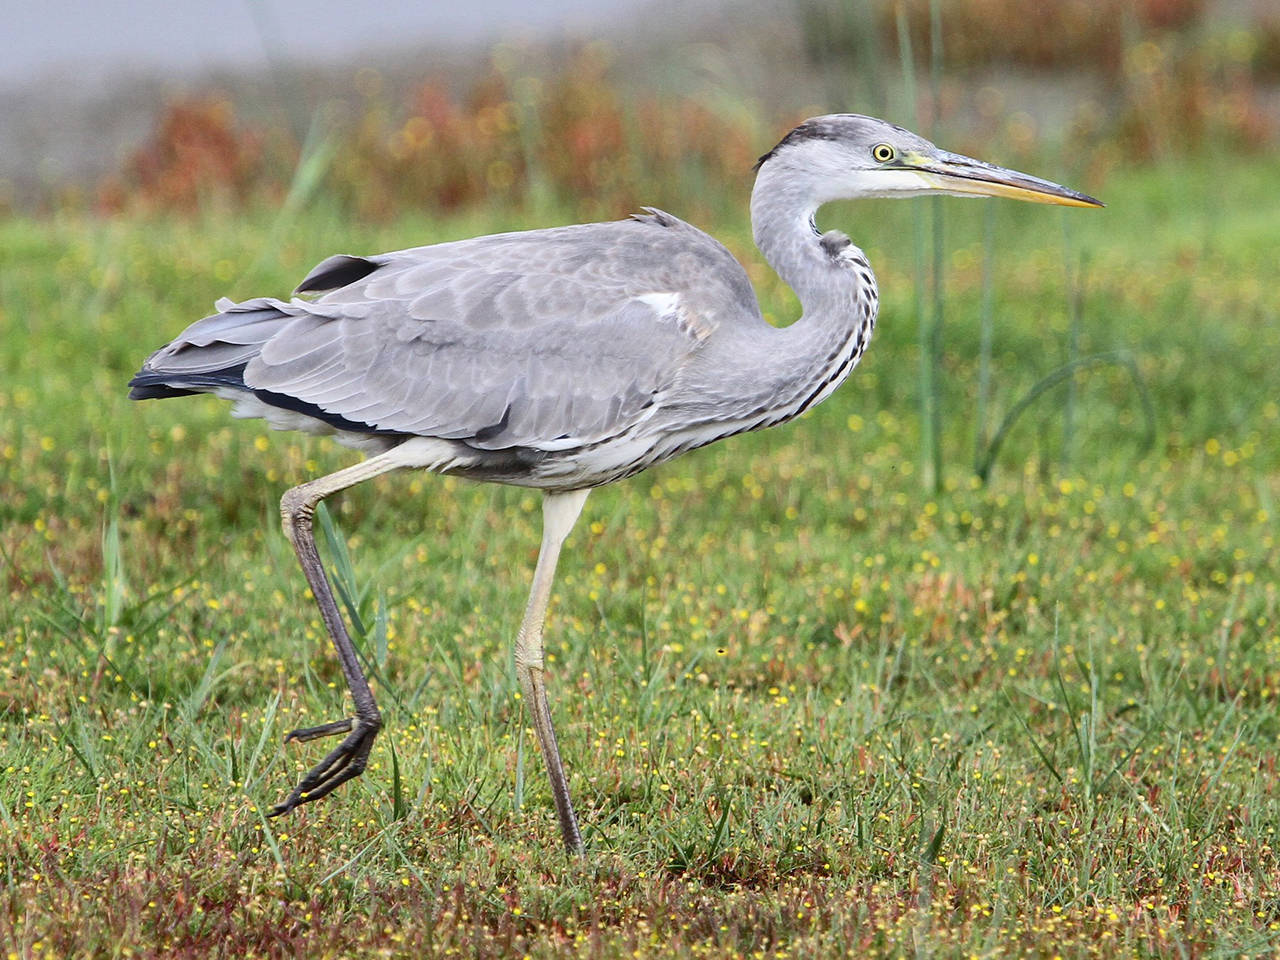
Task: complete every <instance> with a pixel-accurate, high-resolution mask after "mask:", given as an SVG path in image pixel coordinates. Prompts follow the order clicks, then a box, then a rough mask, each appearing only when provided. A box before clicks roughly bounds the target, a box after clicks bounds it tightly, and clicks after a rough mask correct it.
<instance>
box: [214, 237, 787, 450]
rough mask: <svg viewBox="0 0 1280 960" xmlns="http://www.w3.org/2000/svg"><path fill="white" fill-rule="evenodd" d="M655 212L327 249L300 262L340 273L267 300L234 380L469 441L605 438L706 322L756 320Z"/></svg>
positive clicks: (732, 283) (731, 266)
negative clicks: (253, 349) (262, 329)
mask: <svg viewBox="0 0 1280 960" xmlns="http://www.w3.org/2000/svg"><path fill="white" fill-rule="evenodd" d="M661 216H662V217H663V219H662V220H658V219H657V216H656V215H655V216H653V217H641V218H637V219H634V220H630V221H620V222H616V223H601V224H588V225H583V226H576V227H564V228H557V229H553V230H539V231H532V232H528V233H517V234H500V235H497V236H492V237H481V238H477V239H475V240H464V241H459V242H456V243H445V244H438V245H435V246H429V247H419V248H416V249H411V250H404V251H399V252H396V253H388V254H382V255H380V256H377V257H370V258H343V257H331V258H330V259H329V260H327V261H325V263H324V264H321V265H320V266H319V267H317V268H316V270H314V271H312V274H311V275H309V276H310V277H316V276H317V275H321V276H325V275H339V276H341V275H342V272H343V271H346V272H347V275H356V276H357V278H356V279H355V280H354V281H353V282H351V283H349V284H347V285H346V286H343V287H340V288H338V289H336V290H332V291H331V292H329V293H327V294H325V295H324V296H321V297H320V298H319V299H318V300H315V301H305V300H298V299H295V300H293V301H291V302H289V303H287V304H286V303H280V302H279V301H272V302H270V306H271V307H273V308H274V310H276V311H283V312H287V313H288V314H290V315H291V319H289V320H288V321H287V322H284V323H283V326H279V328H278V332H276V333H275V335H274V336H272V337H270V339H268V340H266V342H265V343H263V344H262V346H261V349H260V350H258V351H257V353H256V356H254V357H253V358H252V359H251V360H250V361H249V363H248V366H247V367H246V368H245V373H244V380H245V383H246V385H247V386H249V387H250V388H252V389H257V390H266V391H270V392H272V393H277V394H284V395H287V396H291V397H296V398H297V399H299V400H302V401H305V402H307V403H311V404H315V405H317V406H319V407H320V408H322V409H323V410H325V411H327V412H330V413H333V414H337V415H339V416H342V417H345V418H347V419H350V420H353V421H357V422H361V423H367V424H369V425H370V426H372V427H375V428H377V429H378V430H385V431H396V432H404V433H412V434H421V435H426V436H436V437H443V438H450V439H460V440H465V441H466V442H468V443H470V444H472V445H473V446H476V447H479V448H484V449H500V448H505V447H513V446H527V447H534V448H541V449H558V448H564V447H567V446H572V445H577V444H583V443H592V442H596V441H598V440H601V439H604V438H605V437H608V436H611V435H613V434H616V433H618V432H621V431H622V430H625V429H626V428H627V427H629V426H632V425H634V424H636V423H638V422H640V421H641V420H643V419H644V418H645V417H646V416H648V415H649V413H650V412H651V408H652V407H653V406H654V404H655V403H660V402H661V396H662V394H663V392H664V391H665V390H667V389H668V388H669V387H670V386H671V385H672V383H673V382H674V381H675V379H676V378H677V377H678V376H679V374H680V371H681V370H682V368H684V366H685V365H686V363H687V362H688V361H689V360H690V358H692V357H693V356H694V355H695V354H696V353H697V351H698V350H699V349H700V347H701V346H702V344H703V342H704V341H705V340H706V339H707V338H708V337H709V336H711V335H712V334H713V333H714V331H715V329H716V328H717V327H718V326H719V325H721V324H722V323H743V322H759V323H763V322H764V321H763V320H762V319H761V318H760V313H759V308H758V306H757V305H756V300H755V294H754V292H753V291H752V289H751V286H750V283H749V282H748V281H747V278H746V275H745V273H744V272H743V270H742V268H741V267H740V266H739V265H738V263H737V261H736V260H734V259H733V257H732V255H731V254H729V252H728V251H727V250H725V249H724V247H722V246H720V244H719V243H717V242H716V241H715V240H713V239H712V238H710V237H709V236H707V235H706V234H704V233H702V232H701V231H698V230H696V229H695V228H693V227H690V226H689V225H687V224H684V223H683V222H681V221H678V220H676V219H675V218H673V217H667V216H666V215H661ZM364 264H374V265H376V267H375V268H374V269H371V270H366V269H365V267H364V266H363V265H364ZM326 265H327V266H326ZM326 271H327V272H328V273H327V274H326ZM313 282H314V281H313ZM304 285H305V283H304ZM246 306H247V305H246ZM237 309H239V307H237ZM275 316H276V317H277V318H278V317H279V313H276V314H275ZM242 322H243V321H242ZM276 323H277V324H280V323H281V321H280V320H279V319H277V320H276Z"/></svg>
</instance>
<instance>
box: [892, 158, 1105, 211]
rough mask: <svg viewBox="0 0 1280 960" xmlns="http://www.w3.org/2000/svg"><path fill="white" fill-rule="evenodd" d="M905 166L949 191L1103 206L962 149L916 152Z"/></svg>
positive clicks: (1093, 200) (932, 184)
mask: <svg viewBox="0 0 1280 960" xmlns="http://www.w3.org/2000/svg"><path fill="white" fill-rule="evenodd" d="M903 166H905V167H907V168H909V169H912V170H914V171H916V172H917V173H918V174H919V175H920V179H921V180H923V181H924V182H925V183H927V184H929V185H930V186H931V187H933V188H934V189H937V190H943V191H946V192H947V193H949V194H955V195H960V196H977V197H1011V198H1012V199H1014V200H1029V201H1030V202H1032V203H1056V204H1060V205H1062V206H1065V207H1101V206H1105V204H1103V203H1102V201H1100V200H1095V199H1094V198H1093V197H1091V196H1089V195H1087V194H1084V193H1079V192H1077V191H1075V190H1071V189H1069V188H1067V187H1064V186H1062V185H1061V184H1057V183H1053V182H1052V181H1050V180H1041V179H1040V178H1039V177H1032V176H1029V175H1028V174H1025V173H1019V172H1018V171H1016V170H1006V169H1005V168H1004V167H997V166H995V165H994V164H991V163H983V162H982V161H981V160H974V159H973V158H972V157H965V156H961V155H960V154H958V153H943V152H939V153H938V154H937V155H936V156H926V155H922V154H914V155H911V156H908V157H906V158H905V160H904V163H903Z"/></svg>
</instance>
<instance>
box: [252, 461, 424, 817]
mask: <svg viewBox="0 0 1280 960" xmlns="http://www.w3.org/2000/svg"><path fill="white" fill-rule="evenodd" d="M407 465H410V464H409V463H407V462H406V458H405V456H404V455H403V454H402V453H401V452H400V450H399V448H396V449H393V450H390V451H388V452H386V453H384V454H380V455H379V456H376V457H371V458H370V459H368V460H365V461H363V462H361V463H357V464H355V465H354V466H351V467H347V468H346V469H345V470H339V471H337V472H336V473H331V474H329V475H328V476H324V477H320V478H318V479H316V480H311V481H309V482H307V483H304V484H302V485H300V486H297V487H294V488H293V489H291V490H288V491H286V493H285V495H284V497H283V499H282V500H281V501H280V515H281V518H282V519H283V521H284V532H285V535H286V536H287V537H288V538H289V540H290V542H291V543H292V544H293V549H294V551H295V552H296V553H297V554H298V560H299V562H300V563H301V564H302V572H303V573H304V574H305V575H306V578H307V583H308V584H310V586H311V593H312V595H313V596H314V597H315V598H316V606H317V607H319V608H320V617H321V619H322V620H324V625H325V626H326V627H327V628H328V630H329V636H330V638H332V640H333V648H334V650H335V651H336V652H337V654H338V662H339V663H340V664H341V665H342V674H343V676H344V677H346V680H347V688H348V689H349V690H350V691H351V699H352V701H354V703H355V708H356V710H355V716H354V717H348V718H347V719H345V720H336V721H334V722H333V723H325V724H321V725H320V726H318V727H306V728H303V729H301V730H292V731H290V732H289V733H288V734H287V735H286V736H285V741H286V742H288V741H290V740H314V739H316V738H317V737H324V736H329V735H332V734H337V733H345V734H347V736H346V737H344V738H343V740H342V742H341V743H339V744H338V745H337V746H336V747H335V748H334V749H333V750H332V751H330V753H329V755H328V756H326V757H325V758H324V759H323V760H321V761H320V762H319V763H318V764H316V766H314V767H313V768H312V769H311V770H310V772H308V773H307V775H306V776H304V777H303V778H302V780H301V781H300V782H299V783H298V785H297V786H296V787H294V788H293V792H291V793H290V794H289V796H288V797H286V798H285V800H284V802H283V803H280V804H277V805H276V806H275V807H274V808H273V809H272V810H271V814H270V815H271V816H273V817H276V816H279V815H280V814H282V813H288V812H289V811H290V810H292V809H293V808H294V807H297V806H300V805H302V804H304V803H309V802H310V801H312V800H318V799H319V798H320V797H323V796H325V795H326V794H328V793H331V792H332V791H333V790H334V789H336V788H337V787H339V786H341V785H342V784H344V783H346V782H347V781H348V780H350V779H352V778H353V777H358V776H359V775H360V774H362V773H363V772H364V768H365V764H367V763H368V760H369V750H370V748H371V747H372V746H373V740H374V738H375V737H376V736H377V735H378V731H379V730H380V729H382V714H381V712H379V710H378V704H377V702H376V701H375V700H374V699H373V691H372V690H370V689H369V681H368V680H367V679H366V678H365V675H364V670H362V669H361V667H360V659H359V657H358V656H357V654H356V648H355V644H353V643H352V642H351V635H350V634H349V633H347V627H346V624H345V623H343V621H342V616H341V614H340V613H339V612H338V604H337V602H336V601H335V600H334V598H333V590H332V589H331V588H330V586H329V580H328V578H327V577H326V576H325V572H324V566H323V565H322V564H321V562H320V554H319V552H318V551H317V550H316V541H315V536H314V534H313V532H312V520H313V518H314V516H315V512H316V505H317V504H319V503H320V501H321V500H323V499H324V498H325V497H328V496H331V495H332V494H335V493H337V492H338V491H340V490H345V489H347V487H351V486H354V485H355V484H357V483H360V482H362V481H364V480H369V479H372V478H373V477H376V476H378V475H379V474H382V473H386V472H387V471H389V470H394V469H396V468H397V467H403V466H407Z"/></svg>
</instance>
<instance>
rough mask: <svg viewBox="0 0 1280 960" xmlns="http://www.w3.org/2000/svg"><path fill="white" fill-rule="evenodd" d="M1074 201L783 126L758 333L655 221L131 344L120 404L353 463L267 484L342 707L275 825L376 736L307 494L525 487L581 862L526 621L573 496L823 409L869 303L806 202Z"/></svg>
mask: <svg viewBox="0 0 1280 960" xmlns="http://www.w3.org/2000/svg"><path fill="white" fill-rule="evenodd" d="M938 190H940V191H942V192H948V193H965V194H972V193H979V194H1001V195H1009V196H1015V197H1019V198H1021V199H1033V200H1041V201H1045V202H1055V203H1067V204H1073V205H1077V206H1093V205H1097V201H1094V200H1092V199H1091V198H1088V197H1085V196H1083V195H1081V194H1076V193H1074V192H1072V191H1069V190H1066V189H1065V188H1062V187H1059V186H1057V185H1056V184H1052V183H1048V182H1046V181H1042V180H1037V179H1035V178H1032V177H1027V176H1025V175H1023V174H1016V173H1014V172H1012V171H1007V170H1002V169H1000V168H997V167H991V166H988V165H986V164H982V163H980V162H978V161H973V160H969V159H968V158H964V157H958V156H956V155H953V154H946V153H944V152H942V151H939V150H938V149H937V148H936V147H934V146H933V145H932V144H930V143H929V142H928V141H926V140H922V139H921V138H919V137H917V136H915V135H914V134H911V133H909V132H908V131H905V130H902V129H901V128H899V127H894V126H892V125H891V124H887V123H884V122H883V121H879V120H874V119H872V118H868V117H858V116H854V115H836V116H830V117H818V118H815V119H813V120H809V121H806V122H805V123H804V124H801V125H800V126H799V127H797V128H796V129H795V130H793V131H792V132H791V133H790V134H788V136H787V137H786V138H784V139H783V140H782V142H781V143H779V144H778V146H777V147H775V148H774V149H773V150H772V151H770V152H769V153H768V154H766V155H765V156H764V157H763V158H762V159H761V163H760V166H759V173H758V176H757V180H756V186H755V190H754V192H753V194H752V202H751V213H752V222H753V226H754V232H755V238H756V243H757V245H758V246H759V247H760V250H761V252H762V253H763V254H764V255H765V257H766V259H768V261H769V263H770V264H771V265H772V266H773V267H774V268H775V269H776V270H777V271H778V273H779V275H780V276H781V277H782V278H783V279H784V280H785V281H787V283H789V284H790V285H791V287H792V288H793V289H794V290H795V292H796V294H797V296H798V297H799V298H800V302H801V305H802V307H803V312H802V315H801V317H800V319H798V320H797V321H795V322H794V323H792V324H790V325H788V326H785V327H774V326H772V325H771V324H769V323H767V322H766V321H765V320H764V318H763V316H762V314H761V311H760V308H759V305H758V303H757V301H756V297H755V293H754V291H753V289H752V287H751V284H750V282H749V281H748V279H747V275H746V273H745V271H744V270H743V269H742V267H741V265H740V264H739V263H738V262H737V261H736V260H735V259H734V258H733V256H732V255H731V254H730V253H729V252H728V251H727V250H726V249H725V248H724V247H723V246H721V245H720V244H719V243H718V242H717V241H715V240H714V239H712V238H711V237H709V236H708V235H707V234H705V233H703V232H702V231H700V230H697V229H696V228H694V227H692V226H690V225H689V224H687V223H684V222H683V221H681V220H679V219H677V218H675V217H672V216H670V215H669V214H665V213H662V212H660V211H656V210H651V211H649V212H647V213H644V214H639V215H636V216H634V217H632V218H631V219H629V220H623V221H619V222H616V223H597V224H585V225H579V226H569V227H559V228H555V229H549V230H535V231H529V232H525V233H509V234H500V235H496V236H490V237H479V238H476V239H471V240H462V241H458V242H455V243H443V244H437V245H434V246H426V247H417V248H414V249H409V250H402V251H398V252H395V253H387V254H382V255H379V256H372V257H353V256H345V255H340V256H335V257H331V258H329V259H328V260H326V261H324V262H323V263H321V264H320V265H319V266H317V267H316V268H315V269H314V270H313V271H312V272H311V273H310V274H309V275H308V276H307V277H306V278H305V279H304V280H303V281H302V283H301V284H300V285H299V287H298V290H297V291H296V293H299V294H307V295H311V296H312V298H311V299H299V298H297V297H295V298H294V299H292V300H289V301H282V300H275V299H269V298H259V299H254V300H249V301H245V302H243V303H232V302H230V301H226V300H223V301H220V302H219V304H218V310H219V312H218V313H217V314H215V315H214V316H211V317H207V318H205V319H204V320H200V321H198V322H196V323H195V324H193V325H192V326H190V327H188V328H187V330H185V331H184V332H183V333H182V334H181V335H179V336H178V337H177V338H176V339H175V340H173V341H172V342H171V343H169V344H168V345H166V346H165V347H163V348H161V349H160V350H158V351H157V352H156V353H154V354H153V355H152V356H151V357H150V358H149V359H148V360H147V362H146V363H145V364H144V366H143V368H142V370H141V371H140V372H139V373H138V374H137V376H135V377H134V379H133V381H132V382H131V386H132V388H133V389H132V392H131V394H130V395H131V396H133V397H134V398H136V399H145V398H148V397H169V396H181V395H185V394H190V393H199V392H208V393H214V394H218V395H220V396H224V397H227V398H230V399H232V400H233V401H235V403H236V408H235V410H236V413H237V415H240V416H261V417H265V418H266V419H267V420H268V421H269V422H270V423H272V424H273V425H275V426H278V427H284V428H300V429H306V430H321V431H328V432H332V433H334V434H336V436H337V438H338V439H339V440H340V441H341V442H343V443H346V444H349V445H351V446H355V447H359V448H362V449H364V450H365V451H366V452H368V453H370V454H372V456H371V457H370V458H369V459H368V460H365V461H363V462H362V463H358V464H356V465H354V466H351V467H348V468H346V469H345V470H341V471H339V472H337V473H335V474H332V475H330V476H328V477H323V478H320V479H318V480H313V481H310V482H308V483H305V484H303V485H302V486H300V487H296V488H294V489H293V490H291V491H289V492H288V493H287V494H286V495H285V498H284V501H283V502H282V512H283V515H284V521H285V530H286V532H287V533H288V535H289V537H290V539H291V540H292V541H293V543H294V546H295V548H296V549H297V551H298V555H299V558H300V560H301V562H302V566H303V570H304V573H305V574H306V576H307V579H308V582H309V583H310V585H311V587H312V591H313V593H314V594H315V596H316V600H317V603H318V605H319V607H320V612H321V615H322V617H323V618H324V620H325V623H326V626H327V627H328V629H329V631H330V634H331V635H332V638H333V641H334V645H335V648H336V650H337V653H338V656H339V659H340V661H341V663H342V666H343V670H344V673H345V674H346V678H347V681H348V685H349V687H350V689H351V693H352V697H353V699H354V701H355V706H356V715H355V717H353V718H351V719H349V720H342V721H338V722H336V723H333V724H325V725H322V726H320V727H314V728H310V729H307V730H301V731H295V732H294V733H293V734H291V735H290V736H291V737H295V738H297V739H303V740H308V739H312V738H314V737H318V736H323V735H327V734H332V733H347V734H348V736H347V737H346V738H345V739H344V740H343V741H342V743H341V744H340V745H339V746H338V747H337V748H336V749H334V750H333V751H332V752H331V753H330V754H329V756H327V757H326V758H325V759H324V760H323V761H322V762H321V763H320V764H319V765H318V766H317V767H316V768H314V769H313V770H312V771H311V772H310V773H309V774H308V775H307V776H306V777H305V778H304V779H303V781H302V783H300V784H299V785H298V787H297V788H295V790H294V791H293V793H292V794H291V795H290V797H289V798H288V800H286V801H285V803H284V804H282V805H281V806H280V807H279V808H277V810H276V812H277V813H280V812H284V811H286V810H290V809H292V808H294V807H296V806H297V805H299V804H301V803H305V802H307V801H308V800H313V799H316V798H317V797H320V796H323V795H325V794H326V793H328V792H330V791H331V790H333V789H334V788H335V787H336V786H338V785H339V784H341V783H343V782H344V781H346V780H348V779H350V778H351V777H353V776H355V775H357V774H359V773H360V772H361V771H362V770H363V769H364V766H365V762H366V758H367V756H368V753H369V749H370V746H371V744H372V742H373V738H374V737H375V736H376V734H377V732H378V729H379V728H380V726H381V715H380V714H379V712H378V710H377V706H376V703H375V702H374V699H373V695H372V692H371V691H370V689H369V686H368V683H367V681H366V680H365V677H364V674H363V671H362V669H361V667H360V663H359V659H358V657H357V655H356V653H355V648H354V646H353V644H352V643H351V640H350V638H349V637H348V636H347V632H346V627H345V625H344V624H343V622H342V619H341V617H340V615H339V613H338V609H337V605H336V603H335V602H334V600H333V595H332V590H331V589H330V587H329V584H328V582H327V580H326V578H325V575H324V572H323V568H322V566H321V564H320V560H319V556H318V554H317V552H316V550H315V544H314V539H313V537H312V534H311V521H312V514H313V512H314V509H315V506H316V504H317V503H319V501H320V500H322V499H323V498H324V497H326V496H328V495H330V494H332V493H335V492H337V491H339V490H342V489H345V488H346V487H348V486H351V485H352V484H354V483H358V482H360V481H362V480H365V479H368V478H370V477H373V476H377V475H378V474H380V473H384V472H386V471H388V470H392V469H397V468H402V467H416V468H426V469H431V470H435V471H439V472H447V473H453V474H457V475H461V476H464V477H468V478H472V479H476V480H488V481H496V482H500V483H509V484H517V485H521V486H527V487H537V488H541V489H543V490H544V491H546V498H545V507H544V516H545V524H544V535H543V543H542V550H541V552H540V554H539V559H538V565H537V569H536V570H535V572H534V578H533V588H532V591H531V595H530V600H529V605H528V607H527V609H526V613H525V618H524V621H523V623H522V625H521V628H520V632H519V636H518V637H517V640H516V665H517V672H518V674H519V676H520V680H521V684H522V686H523V687H524V689H525V692H526V697H527V700H528V703H529V708H530V710H531V711H532V716H533V721H534V726H535V728H536V730H537V733H538V738H539V742H540V745H541V747H542V752H543V756H544V759H545V760H546V763H547V768H548V772H549V774H550V776H551V782H552V789H553V794H554V797H555V802H556V807H557V812H558V815H559V818H560V825H561V830H562V834H563V837H564V841H565V844H566V846H567V847H569V848H570V849H572V850H580V849H581V837H580V836H579V833H578V828H577V824H576V819H575V817H574V814H573V810H572V806H571V804H570V802H569V793H568V783H567V779H566V777H565V774H564V770H563V767H562V764H561V762H560V755H559V749H558V747H557V746H556V742H555V734H554V730H553V728H552V724H551V716H550V711H549V707H548V705H547V699H546V692H545V685H544V682H543V662H542V623H543V617H544V613H545V610H546V604H547V599H548V597H549V595H550V588H551V582H552V578H553V576H554V571H555V564H556V559H557V557H558V555H559V551H560V547H561V545H562V543H563V541H564V539H565V537H566V536H567V535H568V533H569V530H570V529H571V528H572V526H573V523H574V521H575V520H576V518H577V516H578V513H579V511H580V510H581V508H582V504H583V502H584V500H585V498H586V492H587V491H588V490H589V489H590V488H592V487H596V486H599V485H601V484H605V483H609V482H612V481H614V480H618V479H621V478H623V477H627V476H630V475H631V474H634V473H636V472H637V471H640V470H643V469H645V468H647V467H650V466H653V465H655V464H658V463H661V462H663V461H664V460H668V459H670V458H671V457H674V456H676V455H678V454H680V453H683V452H685V451H687V450H692V449H694V448H696V447H701V446H704V445H706V444H708V443H712V442H714V441H716V440H719V439H721V438H723V437H727V436H731V435H733V434H737V433H742V432H744V431H747V430H754V429H757V428H760V427H766V426H770V425H773V424H777V423H781V422H783V421H786V420H789V419H791V418H793V417H795V416H797V415H798V414H800V413H802V412H803V411H804V410H806V409H808V408H809V407H811V406H812V405H813V404H815V403H818V402H820V401H821V400H823V399H825V398H826V397H827V396H828V395H829V394H830V393H831V392H832V391H833V390H835V389H836V387H838V386H839V385H840V383H841V382H843V380H844V379H845V378H846V377H847V376H848V375H849V373H850V371H851V370H852V369H853V367H854V365H855V364H856V363H857V362H858V359H859V358H860V357H861V356H862V353H863V351H864V350H865V349H866V346H867V342H868V340H869V339H870V336H871V332H872V330H873V328H874V325H875V319H876V310H877V305H878V299H877V293H876V285H875V279H874V277H873V275H872V272H871V268H870V266H869V265H868V263H867V260H866V257H865V256H863V254H862V251H861V250H859V249H858V248H857V247H856V246H854V245H853V244H852V243H851V242H850V241H849V239H848V238H847V237H845V236H844V234H842V233H839V232H837V231H831V232H829V233H825V234H822V233H819V231H818V230H817V228H816V226H815V225H814V216H815V214H816V211H817V208H818V207H819V206H820V205H821V204H822V203H825V202H827V201H828V200H832V199H836V198H839V197H854V196H899V195H913V194H918V193H922V192H926V191H938Z"/></svg>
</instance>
